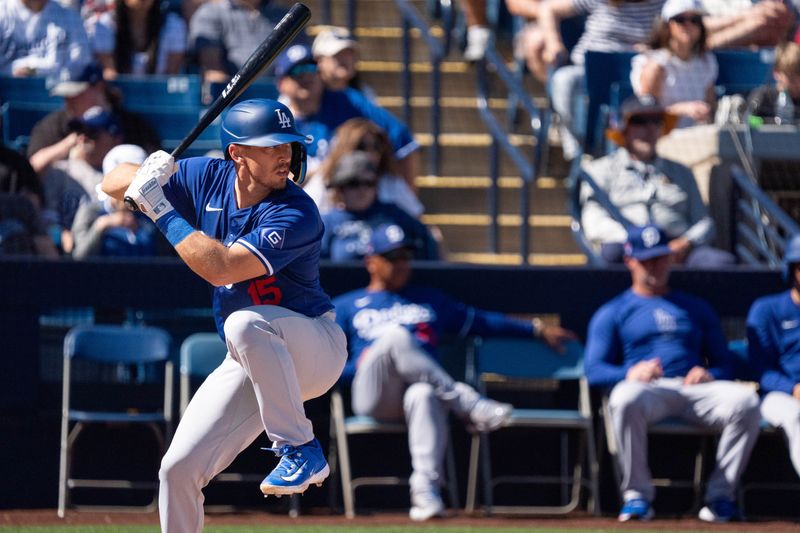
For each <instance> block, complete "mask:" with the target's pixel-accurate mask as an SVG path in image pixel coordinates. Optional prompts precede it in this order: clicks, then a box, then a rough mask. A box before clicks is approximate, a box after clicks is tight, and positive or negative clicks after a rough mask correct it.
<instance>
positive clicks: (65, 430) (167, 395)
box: [58, 326, 172, 518]
mask: <svg viewBox="0 0 800 533" xmlns="http://www.w3.org/2000/svg"><path fill="white" fill-rule="evenodd" d="M169 346H170V336H169V335H168V334H167V333H166V332H165V331H164V330H162V329H160V328H153V327H125V326H77V327H74V328H72V329H71V330H70V331H69V332H68V333H67V336H66V338H65V339H64V384H63V393H62V409H61V454H60V467H59V483H58V487H59V491H58V516H60V517H62V518H63V517H64V513H65V510H66V508H67V506H69V505H70V503H71V501H70V492H71V490H72V489H75V488H99V489H129V490H153V493H154V495H153V499H152V501H151V502H150V503H149V504H148V505H147V506H145V508H146V509H150V510H153V509H155V507H156V502H157V489H158V466H157V465H156V468H155V471H154V472H153V476H152V480H151V481H138V480H132V479H77V478H74V477H72V466H73V465H72V458H73V453H74V451H75V447H76V445H77V444H78V442H79V440H78V437H79V436H80V435H81V433H82V432H83V430H84V429H86V427H87V426H89V425H101V426H104V427H109V426H110V427H114V426H121V425H136V424H138V425H143V426H144V427H147V428H149V429H150V431H151V432H152V434H153V436H154V438H155V441H156V443H157V444H158V448H159V451H160V454H159V457H161V455H163V453H164V451H165V450H166V445H167V442H168V441H169V439H170V436H171V434H172V363H171V362H170V361H169ZM76 367H79V368H80V372H79V375H78V376H73V374H74V373H75V370H76ZM153 370H156V371H160V372H163V374H161V375H157V374H156V372H153ZM90 376H91V377H94V379H92V380H91V381H92V382H95V381H96V382H102V383H111V384H112V386H113V387H114V389H113V390H114V393H115V394H114V398H113V402H114V403H115V404H116V403H117V402H118V403H120V404H124V406H123V407H120V408H116V409H114V410H110V409H109V407H108V405H107V402H108V401H109V400H111V399H109V398H105V397H104V398H102V399H103V403H102V404H100V405H97V403H98V402H94V403H93V405H88V404H89V403H92V402H91V401H90V400H91V399H95V398H99V395H94V394H89V395H88V396H89V397H88V398H82V401H81V402H80V405H79V406H78V405H73V394H74V390H73V389H74V387H75V385H76V383H75V382H76V381H80V382H82V383H83V382H86V381H89V380H90ZM161 380H163V398H164V400H163V404H162V405H160V406H158V407H155V408H154V407H153V406H151V405H147V406H143V405H141V404H142V403H144V402H143V400H142V399H141V398H136V394H135V393H136V392H137V389H138V390H141V389H142V388H145V387H147V386H148V385H150V386H152V384H153V383H154V382H156V383H157V382H161ZM93 384H94V383H93ZM83 396H87V395H83ZM115 407H116V405H115ZM76 507H77V506H76ZM96 507H97V506H95V508H96ZM113 507H114V508H117V509H127V508H129V507H130V506H113ZM79 508H83V509H89V508H92V507H91V506H80V507H79ZM103 508H104V509H108V508H109V507H108V506H104V507H103Z"/></svg>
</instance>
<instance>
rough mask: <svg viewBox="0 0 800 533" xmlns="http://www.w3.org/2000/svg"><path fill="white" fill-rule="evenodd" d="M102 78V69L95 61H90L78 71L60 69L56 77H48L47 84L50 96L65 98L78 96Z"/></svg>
mask: <svg viewBox="0 0 800 533" xmlns="http://www.w3.org/2000/svg"><path fill="white" fill-rule="evenodd" d="M102 79H103V70H102V69H101V68H100V65H99V64H98V63H96V62H91V63H89V64H88V65H86V66H85V67H84V68H83V69H82V70H80V71H70V70H69V69H66V68H65V69H61V71H60V72H59V73H58V75H57V76H56V77H52V78H49V79H48V80H47V85H48V87H50V94H51V95H52V96H63V97H66V98H69V97H72V96H78V95H79V94H81V93H82V92H83V91H85V90H86V89H88V88H89V87H90V86H91V85H94V84H95V83H97V82H99V81H101V80H102Z"/></svg>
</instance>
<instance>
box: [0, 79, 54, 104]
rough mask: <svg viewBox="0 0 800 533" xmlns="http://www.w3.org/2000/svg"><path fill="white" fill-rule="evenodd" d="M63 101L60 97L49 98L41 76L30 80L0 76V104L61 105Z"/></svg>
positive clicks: (48, 91)
mask: <svg viewBox="0 0 800 533" xmlns="http://www.w3.org/2000/svg"><path fill="white" fill-rule="evenodd" d="M63 101H64V99H63V98H61V97H60V96H50V88H49V87H48V85H47V78H46V77H43V76H38V77H32V78H16V77H13V76H0V104H2V103H5V102H27V103H31V104H33V103H42V104H53V105H61V104H62V103H63Z"/></svg>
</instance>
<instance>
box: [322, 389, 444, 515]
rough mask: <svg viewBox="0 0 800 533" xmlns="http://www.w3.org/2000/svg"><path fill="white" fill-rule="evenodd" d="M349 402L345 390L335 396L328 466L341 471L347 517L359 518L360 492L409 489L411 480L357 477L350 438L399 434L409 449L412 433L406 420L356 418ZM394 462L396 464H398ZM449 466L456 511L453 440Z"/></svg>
mask: <svg viewBox="0 0 800 533" xmlns="http://www.w3.org/2000/svg"><path fill="white" fill-rule="evenodd" d="M348 396H349V395H348ZM347 400H349V398H347ZM346 403H348V404H349V401H347V402H346V401H345V398H344V395H343V393H342V391H341V390H339V389H335V390H334V391H333V392H332V393H331V445H330V457H329V459H328V463H329V464H330V465H331V467H332V469H334V468H335V469H338V471H339V475H340V477H341V480H342V500H343V503H344V512H345V516H347V518H354V517H355V515H356V510H355V506H356V489H358V488H359V487H375V486H407V485H408V477H407V476H406V477H399V476H390V475H383V476H359V477H353V473H352V466H351V465H352V461H351V454H350V444H349V442H348V439H349V438H350V437H353V436H359V435H362V436H367V437H368V438H371V439H374V438H375V436H376V435H399V436H402V437H403V442H404V445H405V446H406V447H407V446H408V438H407V434H408V430H407V428H406V425H405V423H404V422H403V421H397V422H382V421H380V420H376V419H375V418H372V417H371V416H356V415H352V414H350V413H349V409H346V408H345V404H346ZM390 462H391V463H394V461H390ZM445 467H446V471H447V479H446V482H447V487H448V495H449V498H450V506H451V507H454V508H455V507H458V505H459V504H458V488H457V484H456V479H457V478H456V464H455V455H454V453H453V448H452V445H451V443H450V442H449V441H448V443H447V456H446V465H445Z"/></svg>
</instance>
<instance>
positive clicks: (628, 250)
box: [625, 224, 672, 261]
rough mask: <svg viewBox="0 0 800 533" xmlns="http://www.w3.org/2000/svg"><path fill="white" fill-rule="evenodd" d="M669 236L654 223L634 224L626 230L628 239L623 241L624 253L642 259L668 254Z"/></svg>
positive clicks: (669, 251) (670, 251)
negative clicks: (634, 225)
mask: <svg viewBox="0 0 800 533" xmlns="http://www.w3.org/2000/svg"><path fill="white" fill-rule="evenodd" d="M668 243H669V237H667V234H666V233H664V230H663V229H662V228H660V227H659V226H656V225H654V224H648V225H646V226H636V227H633V228H630V229H629V230H628V240H627V242H625V255H626V256H627V257H632V258H634V259H638V260H639V261H644V260H646V259H653V258H654V257H661V256H662V255H669V254H671V253H672V250H670V248H669V245H668Z"/></svg>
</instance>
